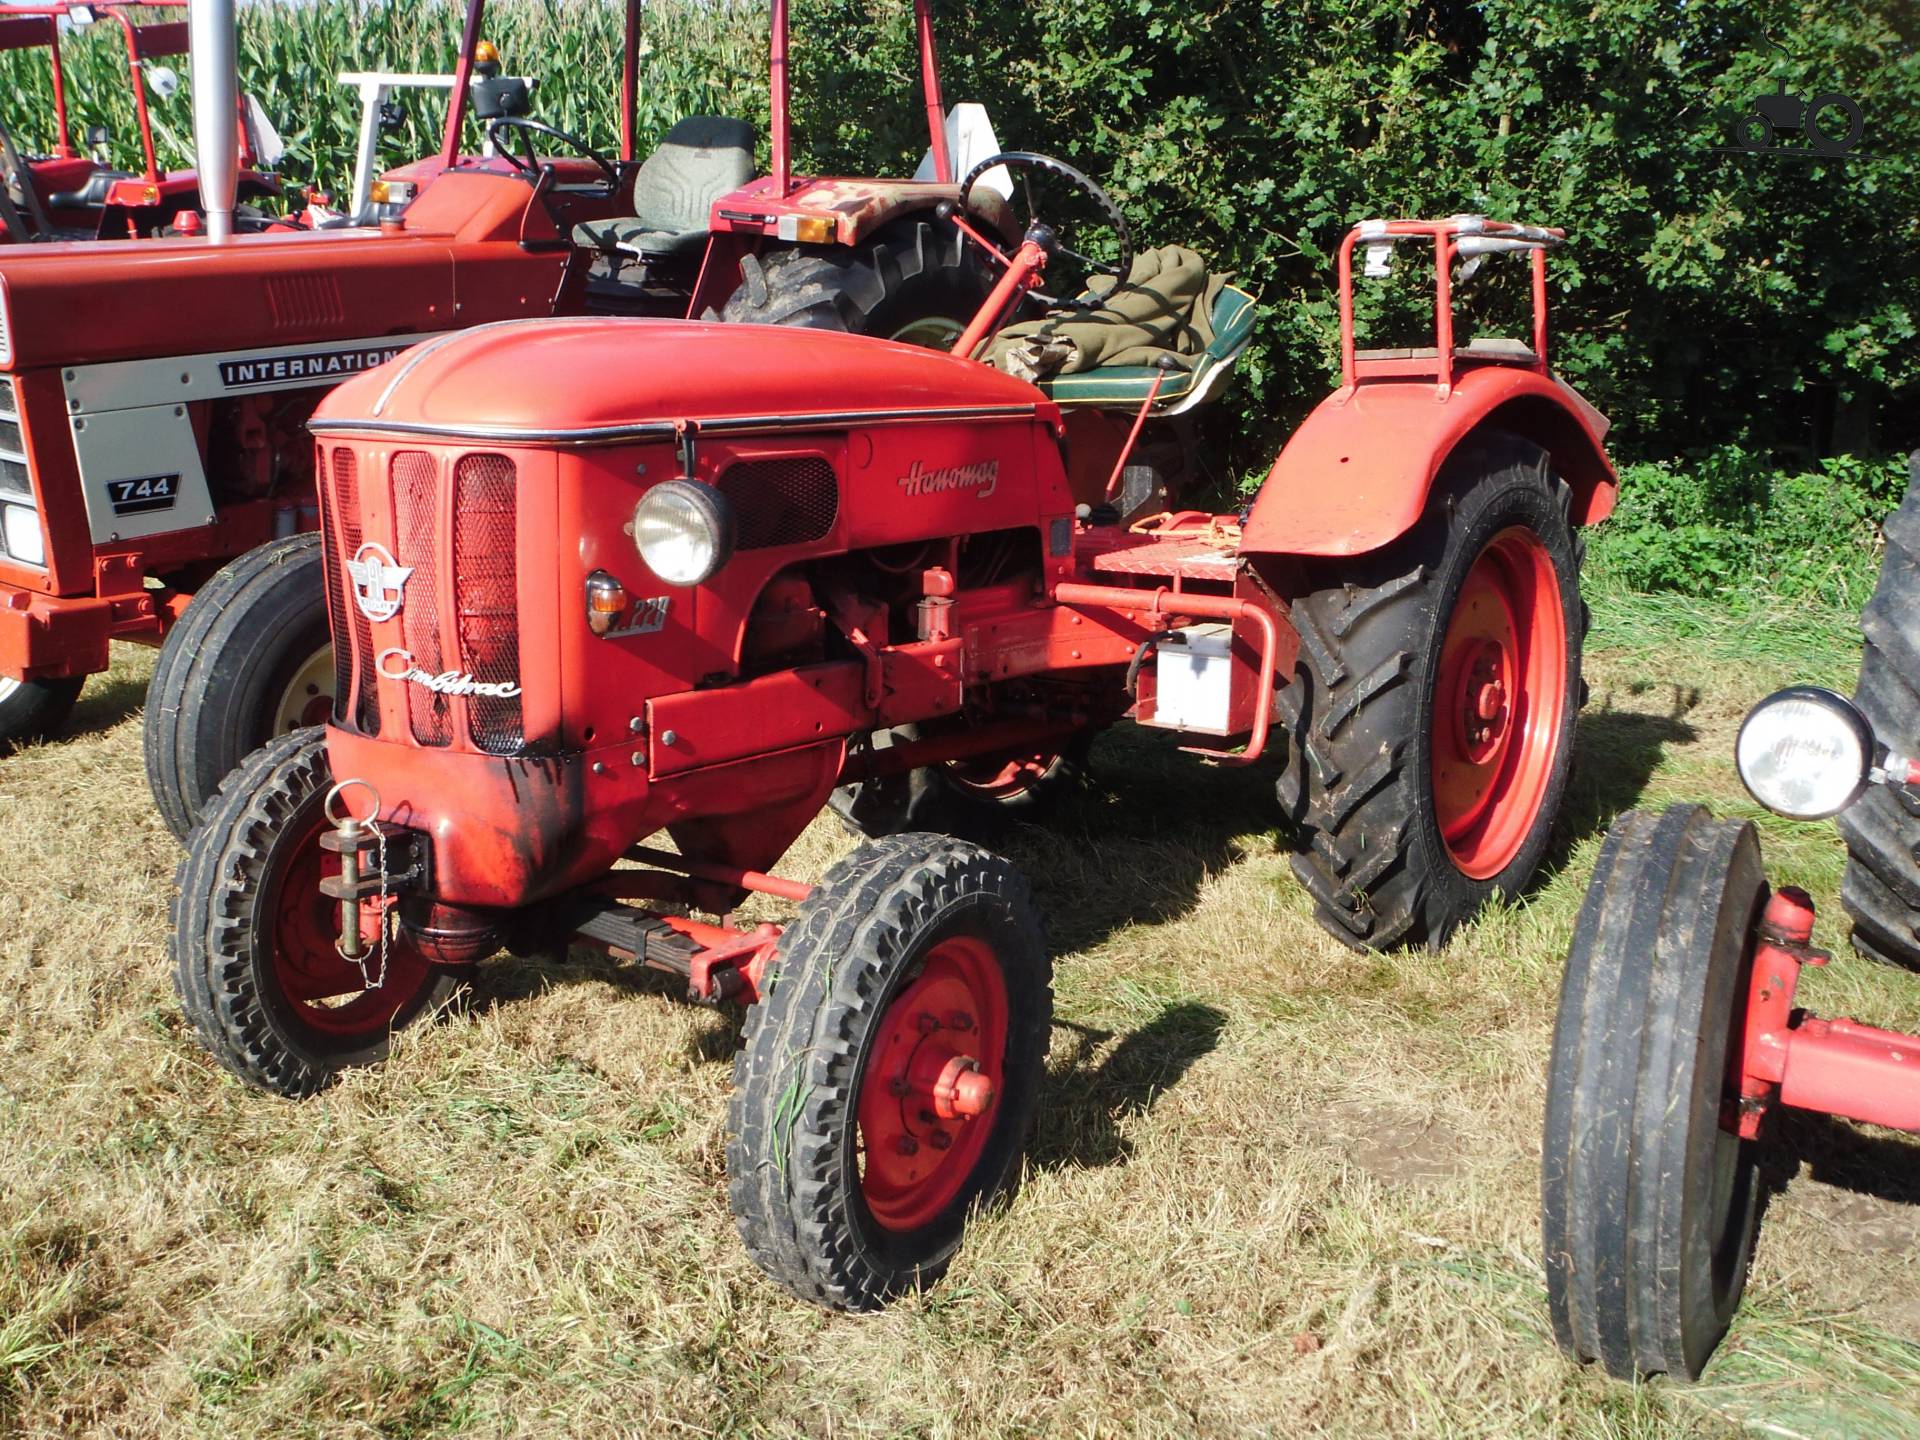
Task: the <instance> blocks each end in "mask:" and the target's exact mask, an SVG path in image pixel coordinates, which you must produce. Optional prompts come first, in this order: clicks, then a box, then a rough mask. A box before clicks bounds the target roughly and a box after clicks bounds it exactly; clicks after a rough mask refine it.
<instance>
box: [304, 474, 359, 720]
mask: <svg viewBox="0 0 1920 1440" xmlns="http://www.w3.org/2000/svg"><path fill="white" fill-rule="evenodd" d="M314 470H315V472H316V473H317V474H318V475H319V477H320V483H319V484H318V485H316V486H314V487H313V488H314V494H315V497H316V498H317V499H318V500H319V502H320V563H321V564H322V565H323V566H324V567H325V569H326V576H327V627H328V630H329V632H330V633H331V634H332V636H333V719H334V723H335V724H337V725H344V724H345V723H346V721H347V706H348V704H349V703H351V701H352V697H353V641H352V639H351V638H350V637H349V636H348V634H347V589H346V577H345V576H344V575H343V574H342V573H341V571H342V569H343V567H342V565H341V563H340V545H339V542H338V541H337V540H336V539H335V538H334V533H333V512H334V504H333V486H332V485H331V484H329V483H328V480H327V452H326V451H325V450H324V449H320V450H318V451H317V453H316V454H315V457H314Z"/></svg>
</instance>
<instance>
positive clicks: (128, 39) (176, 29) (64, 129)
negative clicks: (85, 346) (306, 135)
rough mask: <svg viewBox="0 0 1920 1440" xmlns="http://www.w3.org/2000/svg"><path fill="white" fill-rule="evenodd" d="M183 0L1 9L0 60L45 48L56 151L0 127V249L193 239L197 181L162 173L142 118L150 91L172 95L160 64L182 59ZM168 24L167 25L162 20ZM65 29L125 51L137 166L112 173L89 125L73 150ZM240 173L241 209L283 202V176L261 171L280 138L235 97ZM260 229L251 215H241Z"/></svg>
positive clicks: (174, 79) (99, 135)
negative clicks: (105, 32)
mask: <svg viewBox="0 0 1920 1440" xmlns="http://www.w3.org/2000/svg"><path fill="white" fill-rule="evenodd" d="M187 4H188V0H138V3H135V4H127V5H49V6H4V7H0V52H4V51H12V50H19V51H25V50H44V51H46V54H47V67H48V71H49V74H50V77H51V80H52V87H53V117H52V119H53V147H52V149H51V150H50V151H49V152H48V153H47V154H45V155H35V154H31V153H29V152H28V151H27V150H25V149H24V148H23V147H22V146H21V144H20V143H19V141H18V140H17V139H16V137H15V136H14V133H13V130H12V127H11V126H10V125H6V124H0V243H12V244H20V243H26V242H47V241H57V240H124V239H130V238H140V237H145V236H151V235H157V234H160V233H163V232H167V231H170V230H172V229H173V228H174V227H176V226H178V227H179V228H181V229H183V230H186V231H189V232H190V231H191V230H192V229H193V228H195V225H196V223H197V222H198V220H199V217H200V178H199V176H198V175H197V174H195V172H194V171H192V170H163V169H162V168H161V167H160V159H159V155H158V153H157V152H156V150H155V149H154V143H153V122H152V120H151V119H150V117H149V115H148V111H147V91H148V90H149V89H150V88H153V89H157V90H159V91H161V92H163V93H168V94H170V93H172V91H173V88H174V87H175V86H176V85H177V84H178V83H179V77H178V76H177V74H176V73H175V72H174V71H173V69H172V68H171V67H170V66H168V65H166V64H164V63H161V62H164V61H168V60H176V59H178V58H180V57H181V56H184V55H185V54H186V53H187V41H188V34H187V31H188V22H187V21H186V20H185V19H184V18H181V17H184V16H185V15H186V13H187ZM159 17H172V18H159ZM63 25H66V26H69V27H75V28H85V27H87V26H92V25H102V26H109V27H111V28H113V29H116V30H118V31H119V32H120V36H121V39H122V40H123V41H124V42H125V45H126V56H127V84H128V88H129V93H130V94H131V95H132V97H133V114H134V119H135V121H136V122H137V123H138V125H139V127H140V154H141V159H142V165H141V168H140V169H139V170H137V171H134V170H120V169H116V168H114V166H113V165H112V164H110V163H109V161H108V160H107V158H106V156H105V153H104V152H105V149H106V145H107V142H108V139H109V137H108V135H107V132H106V131H105V129H104V128H103V127H101V126H98V125H95V126H89V127H88V128H87V131H86V133H85V135H84V136H83V137H82V138H83V141H84V142H85V143H84V145H81V146H76V145H75V144H74V128H73V122H72V120H71V118H70V117H69V116H68V113H67V87H66V70H65V67H64V66H63V64H62V61H61V55H60V34H61V27H62V26H63ZM235 107H236V109H235V126H236V128H235V136H236V142H237V147H238V149H237V154H238V162H239V171H238V173H237V175H236V176H235V181H234V184H235V198H236V201H237V203H239V204H241V205H245V206H256V205H258V204H260V203H262V202H270V201H272V200H275V199H277V198H278V197H279V196H280V194H281V187H280V180H279V177H277V176H275V175H273V174H271V173H270V172H269V171H268V170H267V169H266V168H265V167H266V165H267V164H268V163H270V162H271V161H272V160H273V159H275V158H277V150H278V145H279V141H278V136H277V135H275V134H274V133H273V127H272V125H271V123H270V122H269V121H268V120H267V118H266V114H265V112H264V111H262V110H261V109H260V106H259V102H258V101H256V100H254V99H253V98H252V97H251V96H246V95H236V96H235ZM243 213H245V214H246V215H247V217H248V218H249V219H250V220H252V221H253V222H254V223H256V224H258V225H264V224H266V223H267V222H266V219H265V217H264V216H263V215H259V214H258V213H257V212H256V211H251V210H250V211H247V212H243Z"/></svg>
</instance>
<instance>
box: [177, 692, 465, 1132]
mask: <svg viewBox="0 0 1920 1440" xmlns="http://www.w3.org/2000/svg"><path fill="white" fill-rule="evenodd" d="M331 783H332V774H331V772H330V770H329V769H328V766H327V752H326V746H325V742H324V740H323V738H322V732H321V731H320V730H318V729H307V730H298V731H295V732H294V733H293V734H291V735H283V736H281V737H280V738H279V739H277V740H274V741H273V742H272V743H270V744H269V745H267V746H266V747H265V748H263V749H261V750H259V751H256V752H255V753H254V754H253V755H251V756H249V757H248V759H247V761H246V763H245V764H244V765H242V766H241V767H240V769H239V770H237V771H235V772H234V774H233V775H232V776H231V777H230V778H229V779H228V780H227V782H226V783H225V784H224V785H222V786H221V787H220V790H219V793H218V794H217V795H215V796H214V798H213V800H212V802H211V803H210V804H209V805H208V807H207V814H206V817H205V819H204V820H203V821H202V823H201V824H200V826H199V827H198V828H197V829H196V830H195V831H194V833H193V840H192V843H191V844H190V845H189V846H188V849H187V858H186V859H185V860H184V861H182V862H181V865H180V870H179V873H178V876H177V877H176V883H177V888H178V894H177V895H176V896H175V898H174V902H173V940H172V958H173V963H174V988H175V989H176V991H177V992H178V993H179V996H180V1004H181V1008H182V1009H183V1010H184V1011H185V1012H186V1016H187V1018H188V1019H189V1020H190V1021H192V1023H193V1027H194V1029H195V1030H196V1031H197V1032H198V1033H199V1036H200V1040H201V1043H203V1044H204V1045H205V1046H206V1047H207V1049H208V1050H209V1051H211V1052H212V1054H213V1056H214V1058H215V1059H216V1060H218V1061H219V1062H220V1063H221V1064H222V1065H224V1066H226V1067H227V1069H229V1070H231V1071H232V1072H233V1073H234V1074H236V1075H238V1076H239V1077H240V1078H241V1079H242V1080H244V1081H246V1082H247V1083H248V1084H249V1085H252V1086H254V1087H256V1088H257V1089H261V1090H266V1091H270V1092H272V1093H274V1094H277V1095H285V1096H289V1097H292V1098H298V1097H301V1096H305V1095H311V1094H313V1093H314V1092H315V1091H318V1090H320V1089H323V1088H324V1087H325V1086H327V1085H329V1084H331V1083H332V1082H333V1081H334V1079H335V1078H337V1077H338V1076H339V1074H340V1072H341V1071H343V1070H347V1069H351V1068H353V1067H356V1066H362V1065H371V1064H373V1063H375V1062H376V1061H379V1060H382V1059H384V1058H385V1057H386V1054H387V1046H388V1042H389V1040H390V1039H391V1037H392V1034H393V1032H394V1031H395V1030H398V1029H399V1028H400V1027H401V1026H403V1025H406V1024H408V1023H410V1022H412V1021H413V1020H416V1019H418V1018H419V1017H420V1016H422V1015H425V1014H428V1013H430V1012H431V1011H433V1010H435V1009H436V1008H437V1007H439V1006H440V1005H441V1004H442V1003H443V1002H444V1001H445V1000H446V999H447V998H448V996H450V995H451V994H452V993H453V989H454V986H455V984H456V978H455V975H454V972H452V971H450V970H447V969H444V968H441V967H436V966H434V965H431V964H429V963H428V962H427V961H426V960H425V959H423V958H422V957H421V956H420V954H419V953H418V952H417V951H415V950H414V949H413V948H412V947H411V946H410V945H408V944H406V943H405V942H404V941H402V940H400V939H398V938H397V937H396V938H393V939H391V940H389V941H388V942H387V943H386V945H385V947H384V949H385V955H384V959H383V958H382V956H381V946H380V942H379V940H378V938H374V939H373V940H372V941H371V944H370V951H371V953H370V954H369V955H368V956H367V957H366V964H365V968H364V969H363V968H362V967H361V966H360V965H358V964H356V963H355V962H353V961H351V960H348V959H346V958H344V957H343V956H342V955H341V954H340V953H339V951H338V950H337V949H336V948H335V943H334V942H335V938H336V936H337V933H338V925H339V914H340V907H339V904H338V902H336V901H333V900H329V899H328V898H327V897H326V896H325V895H323V894H322V893H321V891H320V882H321V880H322V879H324V878H326V877H327V876H329V875H337V874H338V873H339V869H340V861H339V857H338V856H336V855H333V854H331V853H329V852H327V851H324V850H322V849H321V848H320V835H321V832H322V831H324V830H325V829H326V828H327V827H328V821H327V817H326V810H325V804H326V795H327V790H328V788H329V786H330V785H331ZM389 923H390V922H389Z"/></svg>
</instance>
